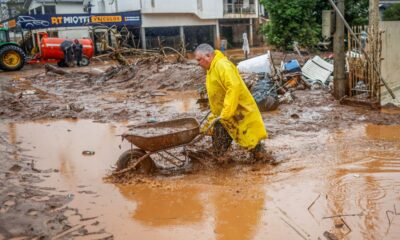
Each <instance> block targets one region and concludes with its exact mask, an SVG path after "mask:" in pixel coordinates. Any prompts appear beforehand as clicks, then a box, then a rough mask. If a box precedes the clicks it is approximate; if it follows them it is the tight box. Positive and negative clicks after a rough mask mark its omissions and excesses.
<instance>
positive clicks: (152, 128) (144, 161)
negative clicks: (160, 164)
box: [114, 114, 219, 174]
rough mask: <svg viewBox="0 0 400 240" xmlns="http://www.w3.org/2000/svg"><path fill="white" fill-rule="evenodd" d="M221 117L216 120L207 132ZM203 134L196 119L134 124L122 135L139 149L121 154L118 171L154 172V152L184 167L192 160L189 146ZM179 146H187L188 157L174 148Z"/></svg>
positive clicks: (117, 165) (117, 172)
mask: <svg viewBox="0 0 400 240" xmlns="http://www.w3.org/2000/svg"><path fill="white" fill-rule="evenodd" d="M207 116H208V114H207ZM207 116H206V117H207ZM206 117H205V118H204V119H203V120H202V122H203V121H204V120H205V119H206ZM218 119H219V118H216V119H214V121H213V122H212V123H211V124H210V125H209V126H208V129H207V130H206V132H207V131H208V130H209V129H210V128H211V127H212V126H213V125H214V124H215V123H216V121H217V120H218ZM203 136H205V135H204V134H201V133H200V124H199V122H198V121H197V120H196V119H195V118H181V119H176V120H170V121H164V122H155V123H146V124H141V125H136V126H132V127H130V128H129V131H128V132H126V133H124V134H122V138H123V139H126V140H127V141H129V142H130V143H131V144H132V145H135V146H136V147H138V148H133V147H131V149H129V150H127V151H125V152H124V153H123V154H122V155H121V156H120V157H119V159H118V161H117V163H116V172H114V174H123V173H126V172H128V171H132V170H137V171H139V172H143V173H150V172H151V171H153V170H154V169H156V164H155V162H154V160H153V159H152V158H151V156H152V155H157V156H159V157H160V158H162V159H164V160H166V161H168V162H169V163H171V164H173V165H174V166H175V167H178V168H179V167H183V166H184V165H186V164H188V162H189V157H188V156H187V154H185V152H186V147H187V146H189V145H191V144H193V143H195V142H197V141H199V140H200V139H201V138H202V137H203ZM179 147H183V153H184V154H183V155H184V158H182V157H178V156H177V155H176V154H174V153H172V152H171V151H170V150H172V149H175V148H179Z"/></svg>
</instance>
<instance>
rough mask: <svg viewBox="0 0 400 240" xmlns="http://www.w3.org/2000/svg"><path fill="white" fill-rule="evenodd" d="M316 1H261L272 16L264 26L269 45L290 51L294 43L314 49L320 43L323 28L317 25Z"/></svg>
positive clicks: (263, 30) (263, 31) (263, 29)
mask: <svg viewBox="0 0 400 240" xmlns="http://www.w3.org/2000/svg"><path fill="white" fill-rule="evenodd" d="M316 2H317V1H316V0H274V1H270V0H261V3H262V4H263V5H264V6H265V7H266V9H267V11H268V14H269V16H270V22H269V24H267V25H264V26H262V28H261V30H262V33H263V34H265V35H266V36H267V41H268V43H270V44H272V45H275V46H277V47H279V48H283V49H290V48H292V44H293V42H294V41H296V42H298V43H299V44H300V45H301V46H304V47H313V46H315V45H316V44H317V43H318V41H319V35H320V32H321V27H320V25H318V24H317V23H316V18H315V14H314V9H315V7H316Z"/></svg>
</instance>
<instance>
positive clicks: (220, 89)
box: [195, 44, 267, 160]
mask: <svg viewBox="0 0 400 240" xmlns="http://www.w3.org/2000/svg"><path fill="white" fill-rule="evenodd" d="M195 57H196V60H197V61H198V63H199V65H200V66H201V67H202V68H204V69H205V70H207V79H206V89H207V94H208V101H209V104H210V109H211V115H210V117H209V118H208V124H210V123H211V122H212V121H214V120H215V119H217V122H216V123H215V125H214V127H213V133H212V137H213V147H214V153H215V154H216V155H222V154H223V153H224V152H226V151H227V150H228V148H229V146H230V144H231V142H232V139H233V140H234V141H235V142H236V143H238V144H239V145H240V146H242V147H243V148H245V149H248V150H250V151H251V152H252V153H253V156H254V158H255V159H256V160H261V159H266V158H267V154H266V152H265V150H264V148H263V145H262V143H261V142H260V141H261V140H262V139H265V138H267V131H266V130H265V126H264V122H263V120H262V117H261V113H260V111H259V110H258V107H257V104H256V102H255V100H254V98H253V96H252V95H251V93H250V91H249V90H248V88H247V87H246V85H245V83H244V81H243V80H242V78H241V77H240V75H239V71H238V70H237V68H236V66H235V65H234V64H233V63H232V62H230V61H229V60H228V59H227V58H226V57H225V56H224V55H223V53H221V52H220V51H218V50H214V49H213V47H211V46H210V45H208V44H200V45H199V46H198V47H197V48H196V50H195ZM206 126H207V124H206Z"/></svg>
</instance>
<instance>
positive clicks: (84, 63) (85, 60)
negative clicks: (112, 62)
mask: <svg viewBox="0 0 400 240" xmlns="http://www.w3.org/2000/svg"><path fill="white" fill-rule="evenodd" d="M80 63H81V66H84V67H86V66H88V65H89V64H90V60H89V58H88V57H86V56H82V60H81V62H80Z"/></svg>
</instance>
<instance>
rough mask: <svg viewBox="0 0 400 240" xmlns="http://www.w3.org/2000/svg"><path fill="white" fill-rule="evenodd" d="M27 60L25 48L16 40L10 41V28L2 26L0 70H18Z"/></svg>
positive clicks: (0, 35)
mask: <svg viewBox="0 0 400 240" xmlns="http://www.w3.org/2000/svg"><path fill="white" fill-rule="evenodd" d="M25 60H26V55H25V52H24V50H23V49H22V48H21V47H20V46H19V45H18V44H17V43H15V42H10V36H9V32H8V29H6V28H0V70H3V71H18V70H20V69H21V68H22V67H23V66H24V64H25Z"/></svg>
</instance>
